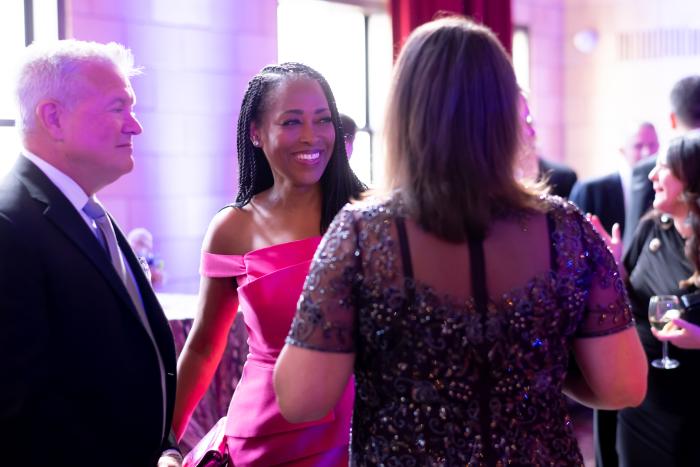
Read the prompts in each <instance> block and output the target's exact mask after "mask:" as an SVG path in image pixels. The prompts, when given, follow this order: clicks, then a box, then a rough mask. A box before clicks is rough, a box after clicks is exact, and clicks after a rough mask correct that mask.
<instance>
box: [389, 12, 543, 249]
mask: <svg viewBox="0 0 700 467" xmlns="http://www.w3.org/2000/svg"><path fill="white" fill-rule="evenodd" d="M519 92H520V91H519V88H518V85H517V83H516V80H515V74H514V72H513V68H512V65H511V63H510V59H509V57H508V55H507V53H506V52H505V50H504V49H503V47H502V46H501V44H500V43H499V42H498V39H496V37H495V36H494V34H493V33H492V32H491V31H490V30H489V29H488V28H486V27H485V26H481V25H478V24H476V23H474V22H472V21H470V20H468V19H465V18H463V17H455V16H453V17H447V18H441V19H438V20H435V21H432V22H430V23H427V24H424V25H422V26H420V27H419V28H417V29H416V30H415V31H413V33H412V34H411V35H410V36H409V38H408V40H407V41H406V44H405V45H404V47H403V49H402V50H401V53H400V55H399V57H398V60H397V63H396V67H395V71H394V77H393V81H392V85H391V90H390V93H389V101H388V106H387V114H386V125H385V128H386V144H387V167H386V174H387V183H388V185H389V188H391V189H399V190H400V191H401V193H402V197H403V198H404V201H405V203H406V205H407V208H408V210H409V215H411V216H412V217H413V218H414V219H415V220H416V221H417V222H418V223H419V224H420V225H421V226H422V227H423V228H424V229H426V230H427V231H429V232H431V233H433V234H435V235H437V236H439V237H441V238H444V239H446V240H448V241H454V242H461V241H464V240H465V239H466V238H467V236H468V235H485V234H486V230H487V228H488V226H489V225H490V223H491V221H492V220H493V219H494V218H495V217H498V216H501V215H505V214H506V213H510V212H513V211H514V210H515V211H517V210H519V209H536V208H538V206H540V202H539V199H538V197H537V196H536V195H535V193H531V192H529V191H527V190H526V189H525V188H523V187H522V185H520V184H519V183H518V182H517V181H516V180H515V177H514V163H515V158H516V152H517V150H518V146H519V144H520V127H519V120H518V118H519V117H518V95H519Z"/></svg>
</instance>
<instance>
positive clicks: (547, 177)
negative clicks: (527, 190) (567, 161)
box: [516, 92, 577, 198]
mask: <svg viewBox="0 0 700 467" xmlns="http://www.w3.org/2000/svg"><path fill="white" fill-rule="evenodd" d="M518 112H519V115H520V125H521V126H522V130H523V131H522V135H523V144H522V146H521V148H520V152H519V155H518V163H517V174H516V176H517V177H518V178H520V179H523V180H525V181H544V182H545V183H546V184H547V185H548V186H549V187H550V193H551V194H553V195H557V196H561V197H562V198H567V197H568V196H569V193H571V189H572V187H573V186H574V184H575V183H576V180H577V177H576V172H574V171H573V170H571V169H570V168H569V167H567V166H565V165H562V164H558V163H556V162H553V161H550V160H548V159H544V158H543V157H541V156H540V154H539V149H538V148H537V131H536V130H535V121H534V118H533V117H532V114H531V113H530V106H529V105H528V102H527V97H526V96H525V93H524V92H521V93H520V97H519V101H518Z"/></svg>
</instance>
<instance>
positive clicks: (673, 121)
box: [670, 112, 678, 130]
mask: <svg viewBox="0 0 700 467" xmlns="http://www.w3.org/2000/svg"><path fill="white" fill-rule="evenodd" d="M670 117H671V128H672V129H674V130H677V129H678V117H677V116H676V112H671V115H670Z"/></svg>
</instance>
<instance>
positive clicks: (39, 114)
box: [36, 100, 64, 141]
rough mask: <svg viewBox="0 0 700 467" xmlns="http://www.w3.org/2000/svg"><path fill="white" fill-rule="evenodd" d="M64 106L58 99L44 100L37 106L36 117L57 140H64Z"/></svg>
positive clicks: (40, 124)
mask: <svg viewBox="0 0 700 467" xmlns="http://www.w3.org/2000/svg"><path fill="white" fill-rule="evenodd" d="M63 110H64V109H63V107H62V106H61V105H60V104H59V103H58V102H56V101H53V100H43V101H41V102H39V104H38V105H37V106H36V119H37V122H38V124H39V126H41V127H42V128H43V129H44V130H45V131H46V132H47V133H48V134H49V135H51V137H52V138H53V139H54V140H56V141H62V140H63V127H62V126H61V114H62V113H63Z"/></svg>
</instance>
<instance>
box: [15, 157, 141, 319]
mask: <svg viewBox="0 0 700 467" xmlns="http://www.w3.org/2000/svg"><path fill="white" fill-rule="evenodd" d="M15 173H16V174H17V175H18V177H19V179H20V180H21V181H22V183H24V185H25V186H26V187H27V191H28V192H29V194H30V195H31V196H32V198H34V199H35V200H37V201H39V202H41V203H43V204H44V205H45V206H46V208H45V209H44V216H45V217H46V218H47V219H48V220H49V221H50V222H51V223H53V224H54V225H55V226H56V227H57V228H58V229H59V230H60V231H61V232H63V234H64V235H65V236H66V237H67V238H68V239H69V240H70V241H71V242H73V244H74V245H75V246H76V248H77V249H78V250H79V251H80V252H82V253H83V254H84V255H85V256H86V257H87V258H88V259H89V260H90V261H91V262H92V264H93V265H94V266H95V268H97V270H98V271H99V273H100V274H101V275H102V276H103V278H104V279H105V281H106V282H107V283H108V284H109V285H110V287H111V288H112V289H113V290H114V292H115V293H116V295H117V296H118V297H119V298H120V299H121V300H122V301H123V302H124V304H125V305H127V307H128V308H129V309H130V310H131V311H132V313H133V315H134V317H136V318H137V319H139V318H138V314H137V312H136V308H135V307H134V304H133V303H132V302H131V297H129V293H128V292H127V290H126V287H125V286H124V283H123V282H122V281H121V279H120V278H119V276H118V275H117V272H116V271H115V270H114V267H113V266H112V263H111V262H110V259H109V257H108V256H107V254H106V252H105V250H104V249H103V248H102V246H101V245H100V243H99V241H98V240H97V237H95V235H94V234H93V233H92V232H91V231H90V228H89V227H88V226H87V224H86V223H85V221H84V220H83V218H82V217H81V215H80V214H79V213H78V212H77V211H76V210H75V208H74V207H73V205H72V204H71V203H70V201H68V198H66V197H65V196H64V195H63V193H61V191H60V190H59V189H58V188H57V187H56V186H55V185H54V184H53V183H52V182H51V180H49V178H48V177H47V176H46V175H45V174H44V173H43V172H42V171H41V170H39V168H37V167H36V166H35V165H34V164H32V163H31V162H30V161H29V160H28V159H26V158H24V157H20V158H19V160H18V161H17V164H16V165H15Z"/></svg>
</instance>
